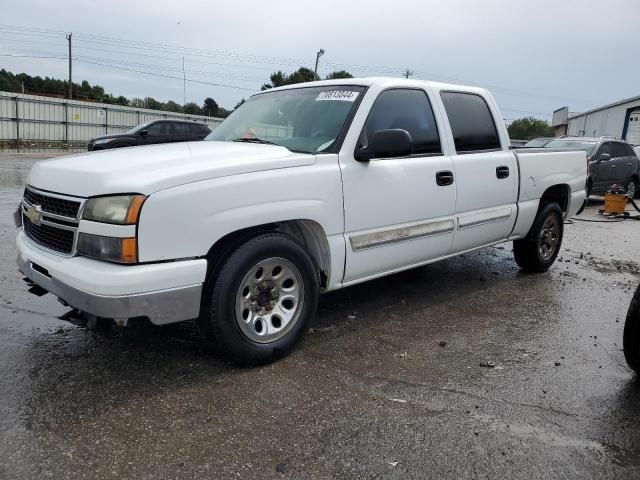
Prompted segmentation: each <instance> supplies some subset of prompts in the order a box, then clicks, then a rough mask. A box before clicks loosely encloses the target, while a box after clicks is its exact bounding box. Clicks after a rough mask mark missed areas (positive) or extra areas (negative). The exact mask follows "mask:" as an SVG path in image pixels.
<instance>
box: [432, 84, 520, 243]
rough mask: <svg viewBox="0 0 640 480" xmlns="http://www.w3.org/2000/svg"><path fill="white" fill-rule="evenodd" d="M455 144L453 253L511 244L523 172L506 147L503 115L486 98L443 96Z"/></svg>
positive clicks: (450, 93)
mask: <svg viewBox="0 0 640 480" xmlns="http://www.w3.org/2000/svg"><path fill="white" fill-rule="evenodd" d="M440 97H441V98H442V103H443V105H444V109H445V113H446V116H447V118H448V119H449V127H450V129H449V132H450V135H451V138H452V139H453V150H454V151H453V152H452V157H451V158H452V161H453V168H454V171H455V177H456V185H457V186H456V232H455V235H454V239H453V245H452V247H451V253H458V252H462V251H465V250H469V249H471V248H475V247H479V246H481V245H486V244H490V243H494V242H497V241H500V240H506V239H507V238H508V237H509V235H510V233H511V230H512V229H513V226H514V224H515V220H516V215H517V207H516V202H517V196H518V181H519V179H518V167H517V164H516V158H515V155H514V154H513V153H512V152H511V151H509V150H508V149H506V148H504V147H503V146H502V145H503V144H505V145H506V144H507V143H505V142H506V141H507V139H503V141H502V142H501V139H500V135H499V133H498V132H499V130H498V128H497V124H496V119H498V120H499V121H502V120H501V119H500V117H499V116H498V115H499V112H498V110H497V108H495V105H494V104H493V102H491V106H490V104H489V103H488V102H487V99H485V98H484V97H483V96H482V95H480V94H478V93H470V92H463V91H441V92H440Z"/></svg>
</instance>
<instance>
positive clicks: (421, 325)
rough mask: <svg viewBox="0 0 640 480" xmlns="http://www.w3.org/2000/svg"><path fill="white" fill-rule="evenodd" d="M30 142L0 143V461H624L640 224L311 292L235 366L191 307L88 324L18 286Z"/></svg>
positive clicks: (413, 465) (100, 465)
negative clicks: (540, 262) (541, 259)
mask: <svg viewBox="0 0 640 480" xmlns="http://www.w3.org/2000/svg"><path fill="white" fill-rule="evenodd" d="M46 156H47V155H46V154H19V155H14V154H0V252H1V253H0V275H1V280H2V289H1V290H0V478H11V479H27V478H29V479H30V478H154V479H155V478H160V479H164V478H258V479H265V478H296V479H297V478H402V479H407V478H417V479H418V478H419V479H424V478H452V479H454V478H455V479H458V478H522V479H537V478H640V382H638V381H637V380H636V378H635V377H634V375H633V374H632V372H631V371H630V370H629V368H628V367H627V366H626V364H625V362H624V357H623V352H622V350H621V345H622V329H623V324H624V317H625V314H626V310H627V307H628V305H629V301H630V300H631V296H632V294H633V291H634V290H635V288H636V286H637V285H638V281H639V279H640V264H639V263H638V256H637V252H638V250H639V247H640V240H639V239H638V238H639V236H638V233H639V232H640V223H638V222H635V221H631V220H629V221H624V222H619V223H611V224H606V223H591V222H585V221H575V222H573V223H570V224H567V225H566V226H565V241H564V245H563V248H562V252H561V260H560V261H558V262H556V264H555V265H554V266H553V267H552V268H551V270H550V271H549V272H547V273H544V274H540V275H525V274H522V273H520V272H519V271H518V268H517V267H516V265H515V263H514V261H513V259H512V253H511V244H504V245H499V246H496V247H492V248H487V249H485V250H482V251H479V252H476V253H473V254H467V255H463V256H460V257H458V258H455V259H451V260H447V261H444V262H441V263H438V264H434V265H430V266H428V267H424V268H419V269H416V270H413V271H409V272H404V273H402V274H398V275H393V276H391V277H387V278H383V279H380V280H376V281H372V282H369V283H366V284H362V285H358V286H355V287H351V288H347V289H344V290H341V291H338V292H333V293H330V294H327V295H324V296H323V297H322V298H321V302H320V309H319V312H318V317H317V319H316V320H315V322H314V323H313V325H311V330H310V331H309V333H308V334H307V335H306V336H305V337H304V339H303V341H302V342H301V344H300V346H299V348H298V349H297V350H296V351H295V352H294V353H293V354H292V355H291V356H289V357H288V358H286V359H284V360H282V361H279V362H277V363H275V364H273V365H269V366H266V367H262V368H253V369H242V368H238V367H236V366H234V365H232V364H229V363H226V362H224V361H222V360H220V359H218V358H217V357H216V356H215V354H214V353H211V352H209V351H207V350H206V349H205V348H204V347H203V345H202V343H201V340H200V337H199V336H198V334H197V330H196V329H195V328H194V325H193V324H189V323H186V324H179V325H176V326H168V327H164V328H157V327H156V328H153V327H148V328H139V329H135V330H133V329H113V330H111V331H109V332H107V333H104V334H96V333H93V332H89V331H87V330H86V329H84V328H82V327H78V326H75V325H72V324H70V323H67V322H65V321H63V320H60V319H58V318H57V317H58V316H60V315H62V314H63V313H65V311H66V309H65V308H64V307H62V305H60V304H59V303H58V302H57V301H56V300H55V299H54V298H52V297H51V295H46V296H44V297H41V298H38V297H34V296H32V295H30V294H28V293H27V292H26V288H25V285H24V283H23V282H22V280H21V276H20V275H19V274H18V272H17V269H16V267H15V257H16V254H17V252H16V248H15V245H14V236H15V229H14V228H13V225H12V223H11V216H10V213H11V211H12V209H13V208H15V206H16V205H17V203H18V201H19V198H20V195H21V188H22V186H23V185H24V183H25V181H26V176H27V173H28V170H29V168H30V167H31V165H32V164H33V163H34V162H35V161H37V160H39V159H42V158H46ZM600 206H601V202H597V201H596V202H595V205H593V206H590V207H589V208H588V209H587V210H586V211H585V212H584V213H583V214H582V215H581V216H580V217H579V218H580V219H581V220H599V219H600V220H601V217H599V216H598V215H597V213H596V212H597V209H598V208H599V207H600ZM487 362H493V364H494V365H495V366H494V367H493V368H488V367H486V365H487ZM482 365H484V366H482Z"/></svg>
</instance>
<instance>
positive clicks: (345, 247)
mask: <svg viewBox="0 0 640 480" xmlns="http://www.w3.org/2000/svg"><path fill="white" fill-rule="evenodd" d="M501 119H502V115H501V114H500V111H499V110H498V107H497V105H496V102H495V100H494V98H493V97H492V95H491V94H490V93H489V92H487V91H486V90H484V89H481V88H473V87H463V86H457V85H447V84H441V83H433V82H424V81H417V80H405V79H388V78H374V79H349V80H332V81H321V82H311V83H306V84H301V85H292V86H287V87H281V88H276V89H272V90H268V91H264V92H261V93H259V94H256V95H254V96H252V97H251V98H250V99H249V100H247V101H246V102H245V103H244V104H243V105H242V106H241V107H239V108H238V109H237V110H236V111H235V112H234V113H233V114H232V115H231V116H229V117H228V118H227V119H226V120H225V121H224V122H223V123H222V124H221V125H220V126H219V127H217V128H216V129H215V130H213V132H212V133H211V134H210V135H209V136H208V137H207V138H206V141H203V142H185V143H174V144H169V145H156V146H145V147H140V148H136V149H125V150H114V151H106V152H92V153H85V154H80V155H74V156H68V157H65V158H60V159H55V160H45V161H41V162H39V163H37V164H35V165H34V167H33V168H32V170H31V172H30V175H29V178H28V185H27V186H26V188H25V192H24V198H23V200H22V202H21V205H20V206H19V208H18V210H17V212H16V216H15V217H16V223H17V224H18V225H19V226H20V231H19V233H18V235H17V245H18V249H19V255H18V265H19V268H20V270H21V271H22V272H23V273H24V275H25V276H26V277H27V279H28V282H29V284H31V285H32V286H35V287H37V288H36V289H37V290H40V291H41V292H40V293H42V292H44V291H45V290H46V291H48V292H51V293H52V294H53V295H55V296H57V297H58V298H59V299H60V300H61V301H62V302H63V303H64V304H67V305H69V306H72V307H75V308H76V309H78V310H80V311H82V312H85V313H86V315H89V316H92V317H100V318H106V319H114V320H116V321H117V323H120V324H123V323H126V322H127V321H128V320H130V319H132V318H139V317H143V318H146V319H148V320H149V321H151V322H152V323H154V324H159V325H161V324H167V323H171V322H178V321H183V320H189V319H196V318H197V319H198V321H199V325H200V328H201V330H202V332H203V334H204V336H205V338H206V339H207V341H208V342H210V343H211V344H212V345H213V346H214V347H215V348H216V349H217V350H218V351H219V352H222V353H223V354H225V355H226V356H228V357H230V358H231V359H233V360H235V361H238V362H241V363H250V364H255V363H263V362H269V361H272V360H274V359H276V358H278V357H280V356H282V355H284V354H286V353H287V352H289V351H290V350H291V349H292V348H293V347H294V345H295V344H296V342H297V340H298V339H299V338H300V336H301V335H302V334H303V332H304V330H305V325H307V324H308V322H309V321H310V320H311V319H312V318H313V316H314V314H315V310H316V306H317V303H318V296H319V294H320V293H322V292H328V291H331V290H335V289H338V288H342V287H348V286H350V285H354V284H356V283H360V282H364V281H367V280H371V279H374V278H377V277H380V276H383V275H389V274H392V273H395V272H399V271H402V270H406V269H410V268H414V267H418V266H421V265H425V264H428V263H430V262H435V261H438V260H442V259H445V258H448V257H451V256H455V255H459V254H461V253H464V252H469V251H472V250H475V249H479V248H482V247H486V246H489V245H493V244H496V243H500V242H506V241H513V246H514V254H515V260H516V262H517V263H518V265H519V266H520V267H521V268H522V269H523V270H524V271H526V272H543V271H545V270H547V269H548V268H549V267H550V266H551V265H552V264H553V262H554V261H555V259H556V256H557V255H558V252H559V250H560V246H561V242H562V236H563V224H564V220H565V219H567V218H570V217H572V216H574V215H576V214H577V213H579V210H580V209H581V208H582V206H583V204H584V202H585V198H586V197H585V180H586V165H587V162H586V155H585V152H583V151H568V150H561V151H554V150H548V149H522V150H512V149H510V145H509V136H508V134H507V130H506V128H505V126H504V124H503V122H502V120H501Z"/></svg>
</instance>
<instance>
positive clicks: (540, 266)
mask: <svg viewBox="0 0 640 480" xmlns="http://www.w3.org/2000/svg"><path fill="white" fill-rule="evenodd" d="M563 233H564V223H563V219H562V210H560V207H559V206H558V204H557V203H547V204H545V205H544V206H543V207H542V208H541V209H540V211H539V212H538V215H537V216H536V218H535V220H534V221H533V226H532V227H531V230H529V233H528V234H527V236H526V237H525V238H523V239H521V240H515V241H514V242H513V254H514V256H515V259H516V263H517V264H518V266H520V268H522V270H524V271H525V272H532V273H538V272H546V271H547V270H548V269H549V267H550V266H551V265H552V264H553V262H554V261H555V260H556V257H557V256H558V252H559V251H560V245H562V235H563Z"/></svg>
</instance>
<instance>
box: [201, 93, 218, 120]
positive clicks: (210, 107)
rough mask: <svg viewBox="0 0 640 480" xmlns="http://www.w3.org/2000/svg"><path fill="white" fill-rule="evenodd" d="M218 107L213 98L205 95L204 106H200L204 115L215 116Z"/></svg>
mask: <svg viewBox="0 0 640 480" xmlns="http://www.w3.org/2000/svg"><path fill="white" fill-rule="evenodd" d="M218 108H219V107H218V103H217V102H216V101H215V100H214V99H213V98H211V97H207V98H205V99H204V106H203V107H202V110H203V111H204V113H205V115H208V116H210V117H215V116H216V115H217V114H218Z"/></svg>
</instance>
